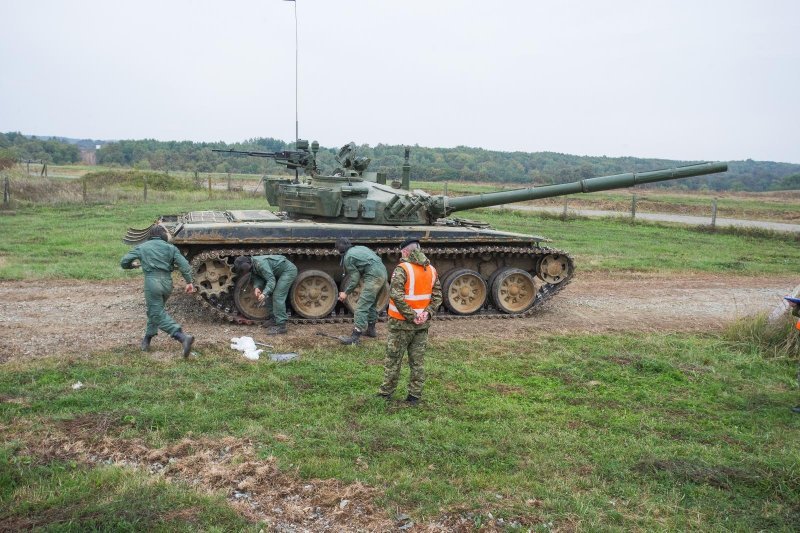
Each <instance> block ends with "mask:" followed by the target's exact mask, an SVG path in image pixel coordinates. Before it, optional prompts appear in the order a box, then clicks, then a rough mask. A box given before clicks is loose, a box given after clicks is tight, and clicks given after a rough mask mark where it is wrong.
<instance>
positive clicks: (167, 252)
mask: <svg viewBox="0 0 800 533" xmlns="http://www.w3.org/2000/svg"><path fill="white" fill-rule="evenodd" d="M175 265H177V266H178V268H179V269H180V271H181V274H182V275H183V279H185V280H186V289H185V290H186V293H187V294H189V293H192V292H194V291H195V288H194V285H193V284H192V269H191V267H190V266H189V262H188V261H187V260H186V258H185V257H183V255H181V252H180V250H178V249H177V248H176V247H175V246H173V245H172V244H170V243H169V242H167V229H166V228H165V227H164V226H161V225H156V226H153V227H152V228H150V239H149V240H148V241H147V242H145V243H142V244H140V245H139V246H137V247H136V248H134V249H133V250H131V251H130V252H128V253H127V254H125V256H124V257H123V258H122V261H120V266H121V267H122V268H124V269H130V268H136V267H138V266H141V267H142V270H143V271H144V301H145V304H146V305H147V329H146V330H145V334H144V338H143V339H142V351H143V352H147V351H149V350H150V341H151V340H153V337H155V336H156V335H157V334H158V330H159V329H161V330H163V331H165V332H167V333H168V334H169V335H170V336H171V337H172V338H173V339H175V340H177V341H178V342H180V343H181V344H182V345H183V356H184V357H189V353H190V352H191V350H192V343H194V337H193V336H192V335H186V334H185V333H184V332H183V331H182V330H181V326H180V324H178V323H177V322H175V321H174V320H173V319H172V317H171V316H169V315H168V314H167V311H166V310H165V309H164V305H165V304H166V303H167V298H169V295H170V294H171V293H172V269H173V268H174V267H175Z"/></svg>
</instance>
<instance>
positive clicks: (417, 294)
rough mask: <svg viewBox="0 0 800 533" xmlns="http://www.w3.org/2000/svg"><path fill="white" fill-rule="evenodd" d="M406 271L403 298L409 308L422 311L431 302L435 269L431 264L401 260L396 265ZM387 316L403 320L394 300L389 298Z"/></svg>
mask: <svg viewBox="0 0 800 533" xmlns="http://www.w3.org/2000/svg"><path fill="white" fill-rule="evenodd" d="M398 266H399V267H400V268H402V269H403V270H405V271H406V288H405V296H403V300H405V301H406V303H407V304H408V305H410V306H411V308H412V309H413V310H414V311H416V312H420V311H424V310H425V308H426V307H428V306H429V305H430V303H431V293H432V292H433V284H434V283H435V282H436V269H435V268H433V266H432V265H428V267H427V268H425V267H423V266H422V265H417V264H416V263H408V262H405V261H404V262H402V263H400V264H399V265H398ZM389 316H390V317H392V318H396V319H397V320H405V319H406V317H404V316H403V315H402V314H401V313H400V311H398V310H397V306H395V305H394V300H392V299H391V298H390V299H389Z"/></svg>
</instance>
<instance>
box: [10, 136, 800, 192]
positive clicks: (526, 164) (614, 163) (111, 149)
mask: <svg viewBox="0 0 800 533" xmlns="http://www.w3.org/2000/svg"><path fill="white" fill-rule="evenodd" d="M37 143H41V145H40V144H37ZM57 145H63V146H70V147H72V148H73V149H76V148H78V147H80V148H81V149H83V150H94V147H95V145H102V148H101V149H100V150H97V152H96V160H97V163H98V164H100V165H109V166H119V167H135V168H138V169H144V170H149V169H153V170H186V171H190V172H191V171H198V172H245V173H253V174H259V173H269V174H280V173H284V172H285V170H284V169H283V167H280V166H277V165H275V164H274V163H273V162H272V161H271V160H269V159H263V158H254V157H237V156H226V155H220V154H216V153H214V152H212V151H211V150H212V148H221V149H230V148H233V149H235V150H255V151H265V152H272V151H278V150H286V149H290V148H291V145H290V144H289V143H286V142H285V141H282V140H279V139H273V138H257V139H249V140H247V141H244V142H242V143H234V144H226V143H222V142H217V143H207V142H199V143H196V142H191V141H156V140H153V139H144V140H137V141H99V140H93V139H68V138H63V137H43V136H37V137H25V136H23V135H21V134H19V133H6V134H0V150H3V149H6V150H12V151H13V152H14V154H15V155H17V156H18V158H20V159H22V158H28V157H30V158H32V159H44V158H47V157H52V159H51V160H49V162H53V163H69V162H75V161H77V160H78V159H79V157H77V156H76V157H77V158H76V159H74V160H64V158H66V159H69V157H71V156H70V155H69V154H60V151H59V150H57V149H55V147H56V146H57ZM46 147H47V148H46ZM404 148H405V147H404V146H399V145H386V144H378V145H377V146H374V147H371V146H369V145H362V146H360V147H359V155H362V156H366V157H369V158H371V159H372V165H371V167H370V168H371V170H377V171H380V172H385V173H386V174H387V175H388V176H390V177H394V176H399V174H400V169H401V166H402V164H403V151H404ZM337 151H338V148H322V147H321V148H320V152H319V156H318V163H319V166H320V168H322V169H323V170H326V169H327V170H330V169H332V168H334V167H335V165H336V162H335V159H334V155H335V154H336V153H337ZM59 154H60V155H59ZM57 157H59V158H60V159H59V160H57V159H56V158H57ZM694 162H696V161H675V160H670V159H645V158H636V157H605V156H602V157H596V156H576V155H569V154H561V153H556V152H500V151H492V150H484V149H482V148H470V147H466V146H458V147H456V148H426V147H421V146H413V147H412V149H411V168H412V170H411V172H412V177H413V179H416V180H422V181H444V180H461V181H480V182H496V183H504V184H509V183H510V184H513V183H518V184H520V186H523V185H531V184H534V185H546V184H551V183H565V182H568V181H576V180H579V179H583V178H591V177H594V176H603V175H609V174H619V173H623V172H631V171H645V170H655V169H660V168H665V167H671V166H677V165H684V164H689V163H694ZM666 185H668V186H671V187H680V188H685V189H690V190H697V189H712V190H719V191H724V190H735V191H767V190H783V189H800V165H797V164H793V163H778V162H773V161H753V160H751V159H748V160H746V161H731V162H729V170H728V172H727V173H725V174H717V175H711V176H702V177H697V178H689V179H686V180H681V181H680V183H677V184H676V183H669V184H666Z"/></svg>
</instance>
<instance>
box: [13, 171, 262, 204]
mask: <svg viewBox="0 0 800 533" xmlns="http://www.w3.org/2000/svg"><path fill="white" fill-rule="evenodd" d="M0 185H2V189H3V201H2V208H3V209H6V210H8V209H14V208H19V207H25V206H37V205H60V204H113V203H117V202H128V203H161V202H170V201H177V200H181V201H199V200H206V199H213V198H240V199H241V198H257V197H261V198H263V197H264V196H265V190H264V179H263V178H262V177H259V176H253V177H248V178H244V179H243V178H241V177H238V178H235V177H233V176H231V175H224V174H222V175H220V174H202V173H196V174H195V175H194V176H191V175H190V176H180V177H175V176H173V177H172V179H171V180H169V182H167V183H166V184H165V182H164V181H163V180H160V179H148V178H146V177H145V178H142V177H141V176H138V177H137V179H136V180H128V181H126V180H122V181H121V182H119V183H114V182H108V181H103V180H91V179H86V178H84V177H79V178H73V179H65V178H54V177H44V176H37V175H28V174H27V172H25V171H23V172H13V171H12V172H0Z"/></svg>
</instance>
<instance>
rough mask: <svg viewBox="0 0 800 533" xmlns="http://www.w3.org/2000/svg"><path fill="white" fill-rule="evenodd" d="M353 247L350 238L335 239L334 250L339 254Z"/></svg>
mask: <svg viewBox="0 0 800 533" xmlns="http://www.w3.org/2000/svg"><path fill="white" fill-rule="evenodd" d="M352 247H353V243H352V242H350V239H348V238H347V237H339V238H337V239H336V251H338V252H339V253H340V254H344V253H346V252H347V250H349V249H350V248H352Z"/></svg>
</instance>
